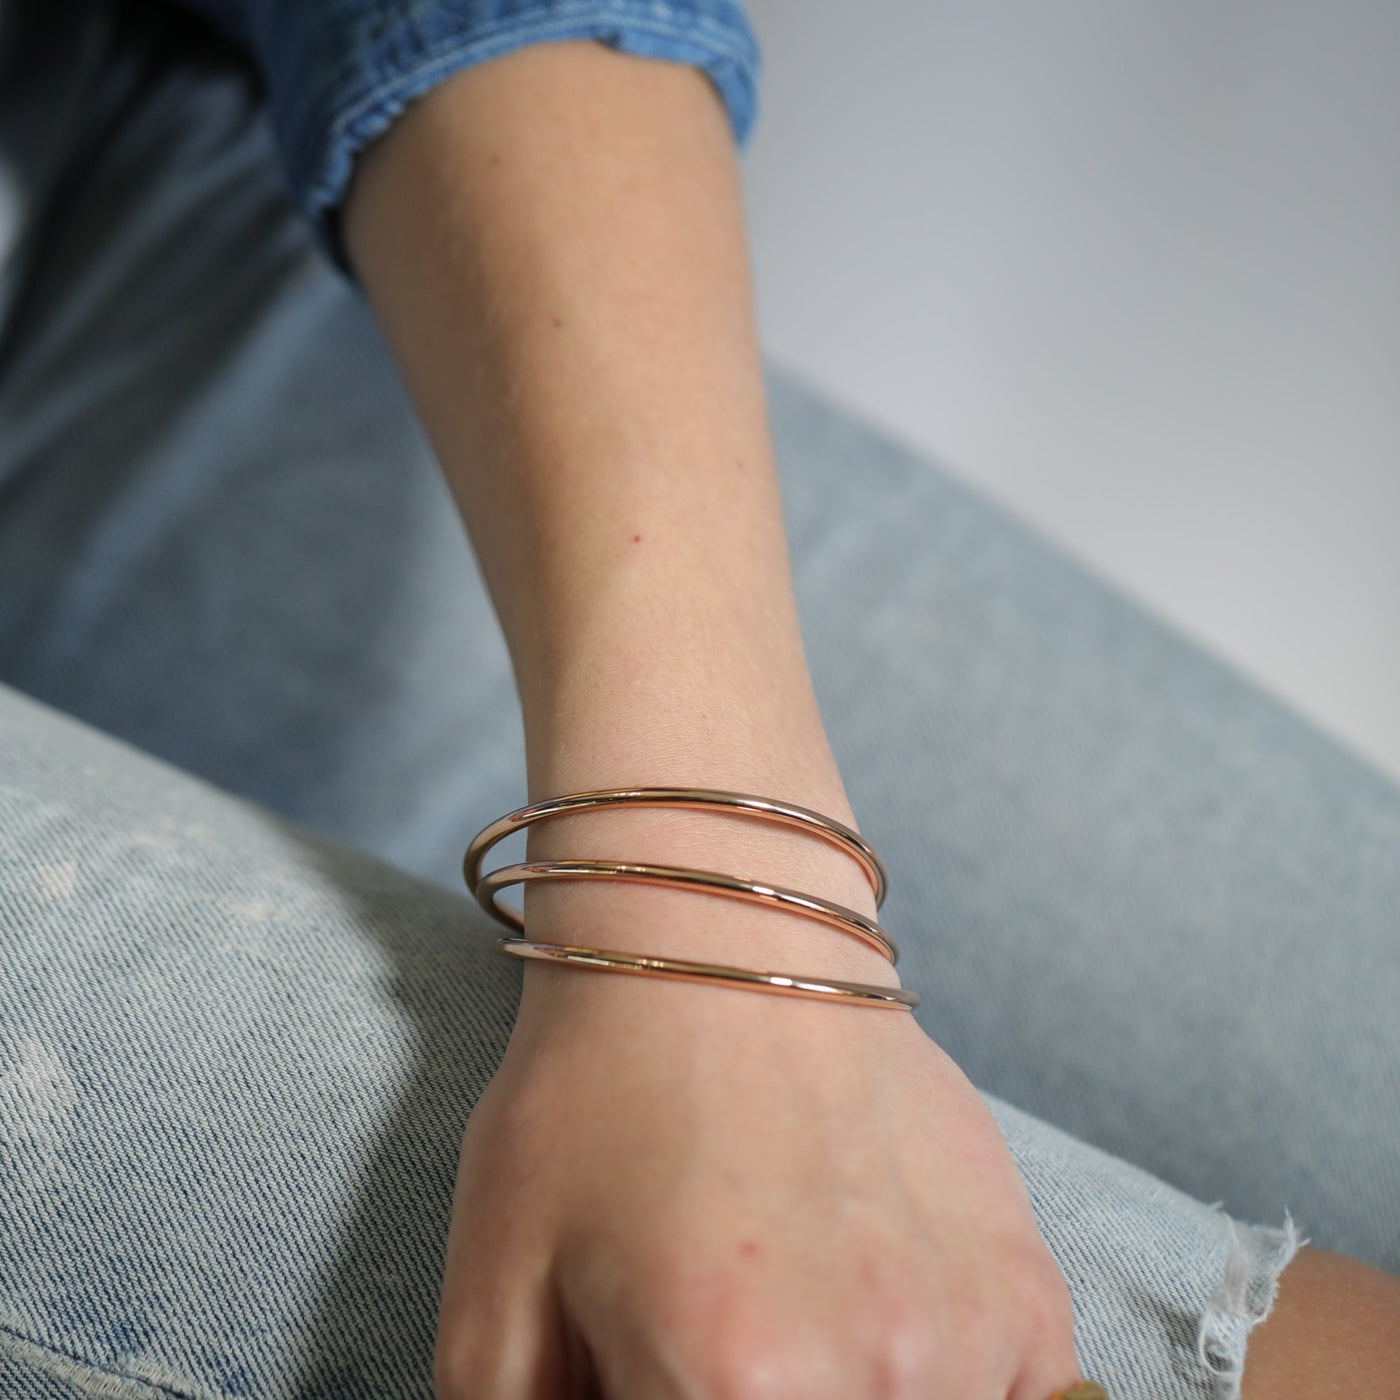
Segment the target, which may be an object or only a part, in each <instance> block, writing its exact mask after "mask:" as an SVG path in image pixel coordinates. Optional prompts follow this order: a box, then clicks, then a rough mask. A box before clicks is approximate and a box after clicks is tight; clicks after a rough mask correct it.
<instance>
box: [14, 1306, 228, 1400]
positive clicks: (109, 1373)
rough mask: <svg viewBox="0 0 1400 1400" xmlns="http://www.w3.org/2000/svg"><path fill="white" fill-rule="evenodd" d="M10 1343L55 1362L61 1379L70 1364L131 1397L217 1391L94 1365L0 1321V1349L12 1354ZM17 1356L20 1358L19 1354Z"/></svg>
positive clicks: (199, 1396)
mask: <svg viewBox="0 0 1400 1400" xmlns="http://www.w3.org/2000/svg"><path fill="white" fill-rule="evenodd" d="M10 1343H18V1344H19V1345H20V1346H21V1347H27V1348H30V1349H32V1350H33V1351H35V1352H37V1353H39V1357H40V1359H41V1360H43V1359H49V1360H51V1361H52V1362H54V1363H57V1364H56V1365H55V1366H54V1367H53V1368H52V1370H51V1371H50V1374H55V1373H57V1374H58V1375H59V1378H60V1379H63V1376H62V1372H63V1371H64V1370H66V1369H68V1368H72V1369H73V1370H74V1371H77V1372H79V1373H80V1374H81V1375H82V1376H87V1377H91V1378H93V1379H94V1380H103V1381H109V1382H115V1383H117V1384H118V1385H121V1386H122V1387H124V1388H125V1389H126V1390H127V1391H129V1392H130V1395H131V1396H132V1400H154V1397H172V1396H173V1397H175V1400H210V1397H211V1396H215V1395H217V1394H218V1392H216V1391H210V1390H206V1389H200V1390H184V1389H180V1388H178V1387H176V1386H173V1385H166V1384H163V1383H162V1382H160V1381H154V1380H147V1379H145V1378H144V1377H141V1376H133V1375H129V1374H127V1373H126V1372H125V1371H118V1370H114V1369H113V1368H111V1367H108V1366H96V1365H94V1364H93V1363H92V1362H90V1361H83V1360H81V1359H80V1358H79V1357H76V1356H73V1355H71V1354H70V1353H68V1352H66V1351H63V1350H61V1349H60V1348H58V1347H54V1346H50V1345H49V1344H48V1343H47V1342H40V1341H36V1340H35V1339H34V1338H33V1337H28V1336H26V1335H25V1334H24V1333H23V1332H20V1331H17V1330H16V1329H15V1328H13V1327H10V1326H8V1325H7V1324H6V1323H3V1322H0V1350H4V1351H9V1352H10V1354H11V1355H15V1352H14V1350H13V1348H12V1346H10V1345H9V1344H10ZM17 1359H20V1360H22V1358H17ZM108 1396H109V1397H110V1400H123V1397H121V1396H116V1395H112V1394H111V1392H110V1391H109V1392H108ZM104 1400H108V1397H104Z"/></svg>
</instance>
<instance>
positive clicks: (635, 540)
mask: <svg viewBox="0 0 1400 1400" xmlns="http://www.w3.org/2000/svg"><path fill="white" fill-rule="evenodd" d="M641 542H642V537H641V536H640V535H633V536H632V543H633V544H641Z"/></svg>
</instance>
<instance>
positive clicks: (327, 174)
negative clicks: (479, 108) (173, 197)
mask: <svg viewBox="0 0 1400 1400" xmlns="http://www.w3.org/2000/svg"><path fill="white" fill-rule="evenodd" d="M187 3H188V4H189V5H190V6H191V7H192V8H194V9H196V10H198V11H200V12H201V13H203V15H204V16H205V17H206V18H207V19H209V20H211V21H212V22H213V23H214V24H215V25H216V26H217V27H218V28H219V29H221V30H222V31H223V32H224V33H225V34H227V35H228V36H229V37H231V38H233V39H235V40H237V41H238V42H240V43H242V44H244V45H246V46H247V47H248V48H249V49H250V50H251V51H252V53H253V54H254V56H255V58H256V59H257V62H258V66H259V67H260V69H261V71H262V74H263V77H264V79H265V81H266V83H267V88H268V97H269V103H270V106H271V109H272V121H273V127H274V129H275V130H276V132H277V138H278V145H279V147H280V150H281V154H282V161H283V164H284V166H285V168H286V171H287V175H288V178H289V179H290V181H291V186H292V194H293V198H294V200H295V202H296V204H297V205H298V206H299V207H300V209H301V210H302V212H303V213H304V214H306V215H307V217H309V218H310V219H311V221H312V223H313V224H314V225H315V226H316V227H317V228H318V229H319V230H320V232H321V234H322V236H323V238H325V240H326V241H327V244H328V246H330V247H331V249H332V251H336V250H337V240H336V211H337V210H338V208H339V206H340V203H341V201H342V199H343V198H344V195H345V189H346V186H347V185H348V183H349V180H350V174H351V170H352V167H353V165H354V160H355V156H356V155H357V154H358V153H359V152H360V151H361V150H363V149H364V147H365V146H366V145H368V144H369V142H371V141H372V140H374V138H375V137H376V136H378V135H379V134H380V133H381V132H383V131H384V130H385V129H386V128H387V127H388V126H389V124H390V123H391V122H392V121H393V120H394V118H395V117H396V116H398V114H399V113H400V112H402V111H403V109H404V107H405V106H406V105H407V103H408V102H409V101H410V100H412V99H413V98H414V97H418V96H420V95H421V94H422V93H424V92H427V91H428V90H429V89H430V88H431V87H433V86H434V85H435V84H436V83H439V82H441V81H442V80H443V79H444V78H446V77H448V76H449V75H450V74H452V73H454V72H456V71H457V70H458V69H459V68H465V67H468V66H469V65H471V64H473V63H480V62H482V61H483V60H484V59H488V58H493V57H495V56H496V55H497V54H502V53H506V52H508V51H509V50H511V49H515V48H519V47H521V46H522V45H525V44H533V43H540V42H543V41H550V40H562V39H597V40H600V41H601V42H603V43H605V44H609V45H611V46H612V47H614V48H617V49H621V50H623V51H624V52H626V53H634V54H642V55H646V56H648V57H652V58H664V59H671V60H674V61H676V62H679V63H689V64H694V65H695V66H696V67H698V68H700V69H702V70H703V71H704V72H705V73H706V75H707V76H708V77H709V79H710V81H711V82H712V83H713V84H714V86H715V88H716V89H717V90H718V92H719V94H720V96H721V97H722V98H723V99H724V103H725V106H726V107H727V109H728V112H729V120H730V123H731V125H732V126H733V129H734V133H735V136H736V138H737V139H738V140H740V141H742V140H743V139H744V137H745V135H746V134H747V132H748V130H749V127H750V126H751V125H752V123H753V119H754V115H755V111H756V104H757V80H758V46H757V44H756V43H755V41H754V37H753V33H752V31H751V30H750V28H749V25H748V22H747V20H746V19H745V17H744V12H743V10H742V8H741V7H740V5H739V4H738V3H736V0H187Z"/></svg>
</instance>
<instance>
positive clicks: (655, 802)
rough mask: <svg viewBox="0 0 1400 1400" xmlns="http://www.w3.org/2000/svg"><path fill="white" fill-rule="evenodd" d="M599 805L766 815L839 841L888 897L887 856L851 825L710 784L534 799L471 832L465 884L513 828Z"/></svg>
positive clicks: (879, 900) (880, 898)
mask: <svg viewBox="0 0 1400 1400" xmlns="http://www.w3.org/2000/svg"><path fill="white" fill-rule="evenodd" d="M598 807H708V808H714V807H719V808H723V809H725V810H727V811H730V812H733V813H735V814H736V815H739V816H748V817H755V818H758V819H760V820H763V821H771V822H776V823H778V824H779V825H781V826H790V827H796V828H798V829H800V830H803V831H805V832H806V833H807V834H808V835H810V836H815V837H816V838H817V839H818V840H821V841H825V842H826V843H827V844H828V845H831V846H835V847H837V849H839V850H843V851H845V852H846V854H847V855H849V856H851V857H852V858H853V859H854V860H855V861H856V862H857V863H858V864H859V865H860V867H861V869H862V870H864V872H865V876H866V879H867V880H869V881H870V888H871V890H872V891H873V892H874V895H875V907H876V908H877V909H878V908H879V907H880V905H881V904H883V903H884V901H885V891H886V890H887V889H888V888H889V875H888V874H887V873H886V871H885V865H884V862H883V861H882V860H881V859H880V857H879V856H878V855H877V854H876V852H875V848H874V847H873V846H872V845H871V844H870V843H869V842H868V841H866V840H865V838H864V837H862V836H861V835H860V833H859V832H856V831H852V830H851V828H850V827H848V826H846V825H844V824H843V823H841V822H838V821H837V820H835V818H833V817H828V816H825V815H824V814H823V813H821V812H814V811H812V810H811V808H809V807H799V806H797V805H796V803H792V802H779V801H775V800H774V799H772V798H768V797H754V796H751V795H750V794H748V793H742V792H723V791H718V790H716V789H712V788H686V787H676V788H663V787H655V788H652V787H645V788H600V789H599V790H598V791H596V792H576V793H571V794H569V795H568V796H566V797H552V798H550V799H548V800H547V801H544V802H534V803H531V804H530V805H529V806H527V807H521V808H518V809H517V810H516V811H514V812H507V813H506V815H505V816H503V817H497V819H496V820H495V821H493V822H491V823H490V825H488V826H485V827H483V828H482V829H481V830H480V831H479V832H477V834H476V835H475V836H474V837H473V838H472V843H471V845H470V846H468V847H467V852H466V855H465V856H463V858H462V873H463V874H464V875H465V876H466V879H467V888H468V889H470V890H471V891H472V893H473V894H475V893H476V887H477V885H478V883H479V882H480V881H481V878H482V877H481V867H482V863H483V861H484V860H485V859H486V853H487V852H488V851H489V850H490V849H491V847H492V846H494V845H495V844H496V843H497V842H498V841H501V840H504V838H505V837H507V836H509V835H510V834H511V833H512V832H515V831H521V830H523V829H524V828H525V827H527V826H532V825H533V824H534V823H535V822H540V821H547V820H548V819H549V818H551V817H562V816H567V815H569V814H570V813H573V812H585V811H590V810H592V809H594V808H598Z"/></svg>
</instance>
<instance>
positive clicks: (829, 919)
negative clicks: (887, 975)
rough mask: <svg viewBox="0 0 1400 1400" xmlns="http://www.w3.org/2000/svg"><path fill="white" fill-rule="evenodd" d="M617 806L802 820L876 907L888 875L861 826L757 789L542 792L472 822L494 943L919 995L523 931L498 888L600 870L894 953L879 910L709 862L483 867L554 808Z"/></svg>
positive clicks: (873, 1002) (766, 983)
mask: <svg viewBox="0 0 1400 1400" xmlns="http://www.w3.org/2000/svg"><path fill="white" fill-rule="evenodd" d="M621 806H635V807H695V808H709V809H716V810H723V811H727V812H731V813H735V814H738V815H742V816H748V817H753V818H756V819H760V820H765V821H770V822H776V823H779V824H781V825H784V826H789V827H796V828H800V829H802V830H803V831H805V832H806V833H807V834H809V835H813V836H816V837H818V838H819V839H821V840H823V841H826V842H827V843H828V844H830V845H833V846H836V847H838V848H839V849H841V850H844V851H845V852H846V853H847V854H848V855H850V856H852V857H853V858H854V859H855V860H856V861H857V862H858V863H859V864H860V866H861V868H862V869H863V870H864V872H865V875H866V878H867V879H868V880H869V881H870V887H871V890H872V891H873V893H874V895H875V904H876V907H877V908H878V907H879V905H880V903H881V902H882V901H883V899H884V896H885V891H886V889H887V887H888V883H889V882H888V876H887V875H886V872H885V867H884V865H883V863H882V862H881V860H880V857H879V856H878V855H877V854H876V853H875V851H874V849H873V848H872V847H871V846H870V845H869V844H868V843H867V842H866V841H865V840H863V839H862V838H861V836H860V835H859V834H857V833H856V832H854V831H852V830H851V829H850V828H849V827H847V826H844V825H843V824H842V823H840V822H838V821H835V820H833V819H832V818H831V817H827V816H824V815H823V814H822V813H820V812H813V811H811V810H810V809H808V808H806V807H798V806H795V805H794V804H792V803H786V802H776V801H773V800H771V799H769V798H763V797H753V796H749V795H747V794H745V793H733V792H717V791H713V790H710V789H706V788H616V789H608V790H604V791H598V792H583V793H574V794H571V795H569V796H567V797H556V798H551V799H550V800H548V801H545V802H537V803H534V804H532V805H530V806H528V807H521V808H519V809H518V810H517V811H514V812H509V813H507V814H506V815H505V816H503V817H499V818H498V819H497V820H496V821H494V822H491V823H490V824H489V825H488V826H486V827H484V828H483V829H482V830H481V831H480V832H478V833H477V835H476V837H475V838H474V839H473V840H472V843H471V845H470V846H468V847H467V851H466V855H465V856H464V857H463V860H462V868H463V873H464V874H465V876H466V881H467V886H468V888H469V889H470V890H471V892H472V894H473V895H474V896H475V898H476V899H477V901H478V903H480V905H481V907H482V908H483V909H485V910H486V912H487V913H488V914H490V915H491V917H492V918H493V919H496V920H497V921H498V922H500V923H503V924H505V925H506V926H507V927H508V928H510V929H511V930H512V931H513V932H512V936H510V937H507V938H502V939H501V940H500V941H499V942H498V943H497V945H496V946H497V948H498V949H499V950H500V952H502V953H504V954H506V955H507V956H510V957H515V958H523V959H530V960H535V961H545V962H553V963H560V964H564V965H567V966H572V967H581V968H593V969H596V970H600V971H608V972H622V973H628V974H631V975H634V976H642V977H660V978H666V979H669V980H672V981H683V982H706V983H717V984H720V985H724V986H731V987H742V988H746V989H749V990H757V991H765V992H772V993H775V994H777V995H781V996H797V997H809V998H813V999H816V1000H827V1001H830V1000H835V1001H841V1002H845V1003H848V1004H853V1005H861V1006H882V1007H889V1008H893V1009H895V1010H905V1011H907V1010H912V1009H913V1008H914V1007H915V1006H917V1005H918V1002H919V998H918V997H917V996H916V995H915V994H914V993H913V992H906V991H903V990H902V989H900V988H898V987H881V986H873V985H869V984H866V983H861V982H843V981H837V980H834V979H831V978H825V977H804V976H799V975H797V974H794V973H785V972H769V971H762V970H758V969H751V968H738V967H727V966H722V965H718V964H713V963H699V962H687V961H683V960H680V959H675V958H658V957H651V956H647V955H642V954H635V953H624V952H617V951H614V950H610V949H603V948H581V947H575V946H572V945H569V944H561V943H538V942H534V941H532V940H530V939H527V938H524V937H522V936H521V935H522V934H523V931H524V920H523V919H522V917H521V916H520V915H519V914H518V913H516V912H515V911H514V910H513V909H510V908H508V907H506V906H503V905H502V904H500V903H499V901H498V900H497V898H496V895H497V893H498V892H499V891H500V890H501V889H502V888H504V887H505V886H507V885H512V884H522V883H527V882H529V881H534V880H580V879H583V880H587V879H606V880H623V881H628V882H633V883H641V884H653V885H661V886H664V887H666V888H669V889H685V890H693V891H697V892H702V893H707V894H713V895H719V896H722V897H725V898H730V899H740V900H744V901H746V902H749V903H755V904H762V905H767V906H769V907H772V908H780V909H786V910H788V911H790V912H792V913H797V914H802V915H805V916H806V917H808V918H811V919H815V920H817V921H818V922H820V923H823V924H826V925H828V926H830V927H835V928H839V929H842V930H844V931H845V932H847V933H850V934H852V935H853V936H855V937H857V938H859V939H861V940H862V941H863V942H865V943H867V944H868V945H870V946H871V947H874V948H878V949H879V951H880V952H881V953H882V954H883V955H884V956H885V957H887V958H888V959H889V961H890V962H891V963H894V962H895V961H896V959H897V958H898V956H899V950H898V947H897V946H896V944H895V942H894V940H893V939H892V938H891V937H890V936H889V934H887V933H886V932H885V930H884V929H883V928H881V927H880V925H879V924H878V923H877V922H875V920H873V919H867V918H866V917H865V916H864V915H862V914H858V913H856V912H855V911H854V910H852V909H847V908H845V907H844V906H843V905H839V904H833V903H831V902H830V901H828V900H824V899H819V898H817V896H815V895H808V894H802V893H800V892H799V891H796V890H789V889H783V888H780V887H778V886H774V885H767V884H762V883H760V882H758V881H753V880H744V879H740V878H738V877H736V876H732V875H722V874H719V873H717V872H714V871H708V870H695V869H692V868H690V867H688V866H669V865H641V864H637V863H634V862H629V861H616V860H558V861H527V862H522V863H520V864H517V865H508V866H503V867H501V868H500V869H498V870H493V871H491V872H490V873H489V874H488V873H483V865H484V863H485V859H486V855H487V853H488V851H489V850H490V849H491V847H493V846H494V845H495V844H496V843H497V842H498V841H501V840H503V839H504V838H505V837H507V836H509V835H510V834H512V833H513V832H516V831H520V830H523V829H525V828H526V827H528V826H531V825H533V824H534V823H536V822H540V821H545V820H548V819H549V818H552V817H559V816H566V815H571V814H573V813H577V812H582V811H589V810H595V809H598V808H602V807H621Z"/></svg>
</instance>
